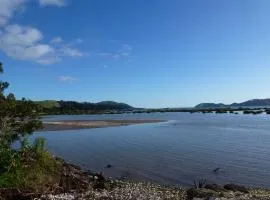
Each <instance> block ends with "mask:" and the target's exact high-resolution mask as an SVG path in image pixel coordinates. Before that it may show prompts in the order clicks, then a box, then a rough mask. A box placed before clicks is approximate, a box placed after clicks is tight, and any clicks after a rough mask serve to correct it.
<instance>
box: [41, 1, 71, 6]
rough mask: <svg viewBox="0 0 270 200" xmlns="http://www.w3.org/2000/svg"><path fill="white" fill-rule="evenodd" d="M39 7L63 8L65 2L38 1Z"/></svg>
mask: <svg viewBox="0 0 270 200" xmlns="http://www.w3.org/2000/svg"><path fill="white" fill-rule="evenodd" d="M39 4H40V5H41V6H58V7H63V6H65V5H66V0H39Z"/></svg>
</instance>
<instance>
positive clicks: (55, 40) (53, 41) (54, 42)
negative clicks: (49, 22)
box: [50, 36, 64, 44]
mask: <svg viewBox="0 0 270 200" xmlns="http://www.w3.org/2000/svg"><path fill="white" fill-rule="evenodd" d="M62 42H64V40H63V39H62V38H61V37H59V36H58V37H54V38H53V39H52V40H51V41H50V43H51V44H58V43H62Z"/></svg>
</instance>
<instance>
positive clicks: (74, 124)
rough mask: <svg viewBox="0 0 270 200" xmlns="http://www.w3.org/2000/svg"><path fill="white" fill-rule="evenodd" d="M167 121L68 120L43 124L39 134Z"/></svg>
mask: <svg viewBox="0 0 270 200" xmlns="http://www.w3.org/2000/svg"><path fill="white" fill-rule="evenodd" d="M166 121H167V120H148V119H141V120H67V121H51V122H48V121H46V122H43V128H42V129H40V130H38V132H43V131H44V132H48V131H64V130H78V129H91V128H107V127H117V126H128V125H136V124H149V123H160V122H166Z"/></svg>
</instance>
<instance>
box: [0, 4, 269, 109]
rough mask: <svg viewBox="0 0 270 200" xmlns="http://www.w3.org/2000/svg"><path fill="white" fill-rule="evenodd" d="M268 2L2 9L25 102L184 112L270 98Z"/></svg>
mask: <svg viewBox="0 0 270 200" xmlns="http://www.w3.org/2000/svg"><path fill="white" fill-rule="evenodd" d="M269 9H270V1H268V0H260V1H257V0H253V1H252V0H226V1H216V0H204V1H199V0H189V1H181V0H148V1H145V0H136V1H135V0H134V1H133V0H76V1H75V0H32V1H30V0H0V60H1V61H2V62H3V63H4V67H5V68H4V69H5V74H4V75H3V76H2V77H1V78H3V79H5V80H8V81H9V82H10V84H11V86H10V89H9V90H10V91H12V92H14V93H15V94H16V96H17V97H18V98H21V97H27V98H30V99H33V100H44V99H56V100H60V99H63V100H76V101H90V102H97V101H103V100H115V101H120V102H126V103H129V104H131V105H133V106H138V107H185V106H194V105H196V104H198V103H201V102H223V103H232V102H235V101H236V102H241V101H244V100H248V99H253V98H267V97H270V94H269V91H270V84H269V75H270V67H269V61H270V58H269V55H270V12H269Z"/></svg>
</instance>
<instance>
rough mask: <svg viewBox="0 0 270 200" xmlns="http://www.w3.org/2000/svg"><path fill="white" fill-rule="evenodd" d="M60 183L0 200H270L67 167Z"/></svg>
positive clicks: (258, 193)
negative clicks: (171, 185)
mask: <svg viewBox="0 0 270 200" xmlns="http://www.w3.org/2000/svg"><path fill="white" fill-rule="evenodd" d="M61 162H62V164H63V168H62V169H63V170H62V174H61V178H60V181H59V183H57V184H55V185H49V186H48V188H47V190H46V191H44V192H42V193H35V192H33V191H27V190H23V189H16V188H12V189H0V200H32V199H35V200H122V199H126V200H148V199H153V200H163V199H164V200H174V199H175V200H176V199H177V200H182V199H183V200H270V190H267V189H249V188H246V187H244V186H239V185H235V184H227V185H224V186H221V185H216V184H204V185H197V187H194V188H180V187H170V186H162V185H158V184H153V183H147V182H134V181H130V180H115V179H106V178H105V177H104V176H103V175H102V174H98V173H93V172H90V171H83V170H82V169H81V168H80V167H78V166H75V165H72V164H68V163H65V162H64V161H61Z"/></svg>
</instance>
